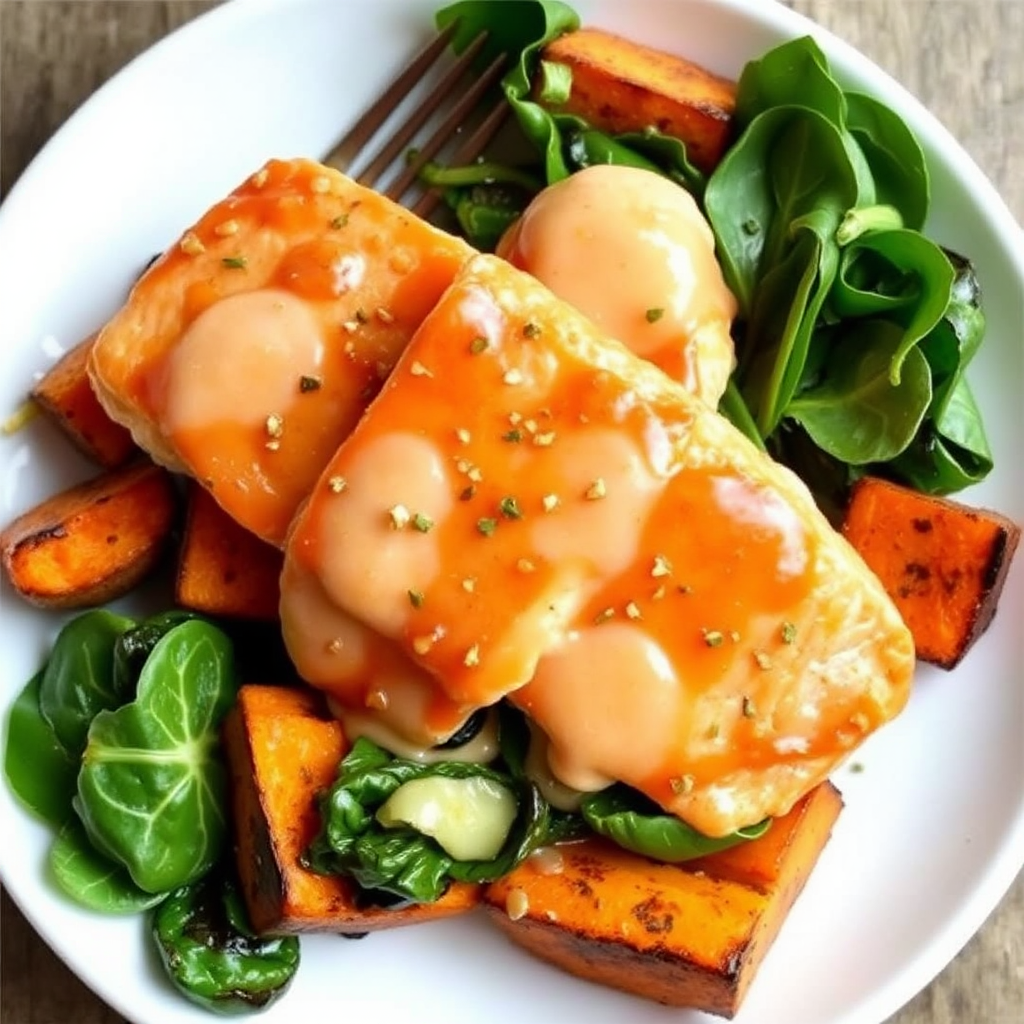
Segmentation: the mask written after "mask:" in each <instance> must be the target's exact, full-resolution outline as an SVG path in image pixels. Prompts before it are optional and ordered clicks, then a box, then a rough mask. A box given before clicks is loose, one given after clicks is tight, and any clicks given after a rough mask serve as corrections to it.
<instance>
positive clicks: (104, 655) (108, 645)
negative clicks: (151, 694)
mask: <svg viewBox="0 0 1024 1024" xmlns="http://www.w3.org/2000/svg"><path fill="white" fill-rule="evenodd" d="M134 625H135V623H134V621H133V620H132V619H126V618H125V617H124V616H122V615H115V614H114V613H113V612H109V611H106V610H105V609H98V610H95V611H88V612H85V613H84V614H82V615H78V616H76V617H75V618H73V619H72V620H71V621H70V622H69V623H68V624H67V625H66V626H65V627H64V628H63V629H62V630H61V631H60V633H59V634H58V635H57V639H56V641H55V642H54V645H53V650H52V652H51V653H50V660H49V661H48V662H47V664H46V669H45V670H44V672H43V679H42V682H41V684H40V687H39V710H40V712H41V713H42V716H43V718H44V719H46V721H47V722H48V723H49V724H50V726H51V728H52V729H53V732H54V735H56V737H57V739H58V740H59V741H60V742H61V744H62V745H63V746H64V749H65V750H67V752H68V753H69V754H70V755H71V756H72V757H78V756H79V755H80V754H81V753H82V751H83V750H84V749H85V738H86V734H87V733H88V731H89V723H90V722H92V720H93V719H94V718H95V717H96V715H97V713H98V712H100V711H103V710H106V709H111V708H117V707H120V706H121V705H122V704H123V703H124V702H125V701H126V700H130V699H131V691H130V690H128V689H126V688H122V687H121V686H119V682H120V681H119V680H118V679H116V678H115V675H114V646H115V644H116V643H117V640H118V639H119V638H120V636H121V635H122V634H123V633H124V632H125V630H127V629H131V627H132V626H134Z"/></svg>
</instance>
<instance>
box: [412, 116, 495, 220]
mask: <svg viewBox="0 0 1024 1024" xmlns="http://www.w3.org/2000/svg"><path fill="white" fill-rule="evenodd" d="M511 112H512V108H511V107H510V106H509V105H508V103H507V102H506V101H505V98H504V97H502V99H501V101H500V102H499V103H497V104H496V105H495V106H494V108H493V109H492V110H491V112H490V113H489V114H488V115H487V117H485V118H484V119H483V121H481V122H480V124H479V125H478V126H477V129H476V131H475V132H473V134H472V135H470V136H469V138H467V139H466V140H464V141H463V143H462V145H461V146H459V148H458V149H457V150H456V151H455V152H454V153H453V154H452V158H451V161H450V166H452V167H461V166H462V165H463V164H468V163H472V162H473V161H474V160H475V159H476V158H477V157H478V156H479V155H480V154H481V153H482V152H483V150H484V147H485V146H486V145H487V143H488V142H490V141H491V139H493V138H494V136H495V135H496V134H497V133H498V129H500V128H501V126H502V125H503V124H504V123H505V119H506V118H507V117H508V115H509V114H510V113H511ZM441 196H442V190H441V189H439V188H432V189H428V190H427V191H426V192H424V193H423V195H422V196H421V197H420V198H419V200H418V201H417V202H416V204H415V205H414V206H413V208H412V212H413V213H415V214H416V215H417V216H418V217H424V218H426V217H429V216H430V214H431V213H432V212H433V210H434V207H435V206H437V204H438V203H439V202H440V200H441Z"/></svg>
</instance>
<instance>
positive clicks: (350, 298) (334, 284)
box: [89, 160, 472, 545]
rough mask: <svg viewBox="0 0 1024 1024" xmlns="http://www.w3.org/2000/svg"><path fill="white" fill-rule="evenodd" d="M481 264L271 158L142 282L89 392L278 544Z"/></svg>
mask: <svg viewBox="0 0 1024 1024" xmlns="http://www.w3.org/2000/svg"><path fill="white" fill-rule="evenodd" d="M471 252H472V250H471V249H470V248H469V247H468V246H467V245H466V244H465V243H464V242H462V241H460V240H459V239H456V238H453V237H452V236H450V235H447V234H445V233H444V232H442V231H439V230H437V229H436V228H433V227H431V226H430V225H429V224H427V223H426V222H425V221H423V220H420V219H419V218H418V217H415V216H414V215H413V214H411V213H409V212H408V211H407V210H404V209H402V208H401V207H399V206H398V205H396V204H395V203H392V202H391V201H390V200H388V199H386V198H384V197H383V196H381V195H379V194H378V193H376V192H373V191H372V190H370V189H368V188H363V187H362V186H360V185H357V184H356V183H355V182H354V181H351V180H350V179H348V178H346V177H345V176H344V175H342V174H340V173H339V172H338V171H335V170H332V169H331V168H328V167H324V166H323V165H321V164H318V163H315V162H313V161H311V160H291V161H281V160H272V161H270V162H269V163H268V164H267V165H266V166H265V167H263V168H262V169H260V170H259V171H258V172H256V173H255V174H254V175H252V176H251V177H250V178H249V179H248V180H247V181H245V182H244V183H243V184H242V185H240V186H239V187H238V188H237V189H235V191H234V192H232V193H231V194H230V195H229V196H227V198H225V199H223V200H222V201H221V202H219V203H217V204H216V205H215V206H214V207H213V208H212V209H210V210H209V211H208V212H207V213H206V214H205V215H204V216H203V217H202V218H201V219H200V220H199V222H198V223H197V224H195V225H194V226H193V227H192V228H190V229H189V230H188V231H186V232H185V233H184V235H183V236H182V237H181V239H180V241H179V242H178V243H177V244H176V245H174V246H172V247H171V249H169V250H168V252H167V253H165V254H164V256H163V257H162V258H161V259H160V260H158V261H157V262H156V263H155V264H154V265H153V266H152V267H151V268H150V269H149V270H148V271H147V272H146V273H145V274H144V275H143V276H142V278H141V279H140V280H139V281H138V283H137V284H136V285H135V287H134V288H133V289H132V292H131V295H130V296H129V299H128V302H127V304H126V305H125V306H124V307H123V308H122V309H121V310H120V312H118V313H117V314H116V315H115V316H114V317H113V319H112V320H111V321H110V322H109V323H108V324H107V325H106V326H105V327H104V328H103V330H102V331H101V332H100V334H99V337H98V338H97V340H96V343H95V345H94V347H93V350H92V355H91V359H90V364H89V372H90V376H91V379H92V383H93V386H94V388H95V389H96V393H97V395H98V397H99V399H100V401H101V403H102V404H103V406H104V407H105V408H106V410H107V412H108V413H109V414H110V415H111V416H112V417H113V418H114V419H115V420H117V421H118V422H120V423H123V424H125V425H126V426H127V427H129V428H130V429H131V431H132V433H133V434H134V436H135V439H136V441H137V442H138V443H139V444H140V445H141V446H142V447H143V448H144V449H145V450H146V451H148V452H149V453H150V455H152V456H153V458H154V459H156V460H157V461H158V462H160V463H162V464H164V465H167V466H168V467H170V468H172V469H175V470H177V471H180V472H185V473H188V474H189V475H190V476H193V477H194V478H195V479H197V480H198V481H199V482H200V483H201V484H202V485H203V486H204V487H206V488H207V490H209V491H211V493H212V494H213V496H214V498H215V499H216V501H217V503H218V504H219V505H220V506H221V507H222V508H223V509H224V510H225V511H226V512H227V513H228V514H229V515H230V516H232V518H234V519H235V520H237V521H238V522H239V523H241V524H242V525H243V526H244V527H246V529H248V530H250V531H251V532H252V533H255V534H256V535H257V536H258V537H261V538H262V539H263V540H265V541H267V542H268V543H271V544H277V545H280V544H282V543H283V541H284V537H285V531H286V530H287V528H288V524H289V523H290V522H291V520H292V517H293V515H294V513H295V510H296V508H297V506H298V504H299V502H301V501H302V500H303V499H304V498H305V497H306V495H307V494H309V492H310V490H311V489H312V486H313V483H314V481H315V480H316V478H317V477H318V476H319V475H320V471H321V470H322V469H323V467H324V465H325V464H326V463H327V461H328V459H329V458H330V456H331V455H332V454H333V452H334V450H335V448H337V446H338V443H339V442H340V441H341V440H342V438H344V437H345V436H346V435H347V434H348V432H349V431H350V430H351V429H352V426H353V425H354V424H355V422H356V420H357V419H358V418H359V416H360V415H361V414H362V412H363V410H364V409H365V407H366V404H367V402H368V401H369V400H370V398H371V397H372V396H373V395H374V394H375V393H376V391H377V389H378V388H379V387H380V383H381V380H382V379H383V378H384V377H385V376H386V375H387V373H388V372H389V371H390V369H391V367H392V365H393V363H394V361H395V358H396V357H397V355H398V353H399V352H401V350H402V349H403V348H404V347H405V344H406V342H407V341H408V340H409V338H410V336H411V335H412V333H413V331H414V330H415V329H416V327H417V326H419V323H420V321H421V320H422V319H423V317H424V316H425V315H426V313H427V312H428V310H429V309H430V308H431V307H432V306H433V305H434V303H435V302H436V301H437V298H438V296H439V295H440V294H441V292H442V291H443V290H444V289H445V288H446V287H447V286H448V284H449V283H450V282H451V280H452V278H453V277H454V275H455V271H456V270H457V269H458V267H459V265H460V264H461V263H462V262H463V261H464V260H465V259H467V258H468V256H469V255H470V254H471Z"/></svg>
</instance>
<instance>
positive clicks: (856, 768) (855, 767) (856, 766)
mask: <svg viewBox="0 0 1024 1024" xmlns="http://www.w3.org/2000/svg"><path fill="white" fill-rule="evenodd" d="M850 771H851V772H853V774H854V775H860V773H861V772H862V771H864V765H862V764H861V763H860V761H854V762H853V764H851V765H850Z"/></svg>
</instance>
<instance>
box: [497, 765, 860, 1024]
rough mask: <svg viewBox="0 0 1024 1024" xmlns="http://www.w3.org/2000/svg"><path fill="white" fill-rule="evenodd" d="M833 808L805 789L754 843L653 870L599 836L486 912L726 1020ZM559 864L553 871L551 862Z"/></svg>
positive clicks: (600, 979)
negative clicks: (804, 792) (799, 799)
mask: <svg viewBox="0 0 1024 1024" xmlns="http://www.w3.org/2000/svg"><path fill="white" fill-rule="evenodd" d="M841 809H842V798H841V797H840V795H839V793H838V791H837V790H836V789H835V788H834V787H833V786H832V785H831V784H830V783H827V782H826V783H823V784H822V785H820V786H818V787H817V788H816V789H814V790H812V791H811V793H809V794H808V795H807V796H806V797H804V798H803V800H801V801H800V803H798V804H797V805H796V807H794V808H793V810H792V811H790V813H789V814H788V815H786V816H785V817H784V818H781V819H779V820H777V821H775V822H774V823H773V824H772V827H771V828H770V829H769V830H768V832H766V833H765V835H764V836H763V837H762V838H761V839H757V840H753V841H751V842H749V843H745V844H743V846H742V847H734V848H733V849H731V850H727V851H724V852H723V853H719V854H715V855H714V856H712V857H706V858H703V859H702V860H700V861H691V862H689V863H685V864H678V865H676V864H659V863H656V862H653V861H650V860H647V859H646V858H644V857H641V856H639V855H637V854H634V853H629V852H628V851H626V850H623V849H621V848H620V847H618V846H615V845H614V844H613V843H611V842H609V841H607V840H604V839H597V838H595V839H588V840H585V841H584V842H581V843H573V844H568V845H565V846H560V847H557V848H556V849H557V851H558V852H557V854H555V855H554V856H555V859H556V864H557V865H558V866H557V868H552V866H551V859H550V857H551V855H549V854H544V855H543V856H542V857H534V858H530V859H528V860H527V861H525V862H524V863H523V864H522V865H520V866H519V867H518V868H516V869H515V870H514V871H513V872H512V873H511V874H509V875H507V876H506V877H505V878H503V879H501V880H500V881H498V882H495V883H493V884H492V885H490V886H488V887H487V889H486V891H485V894H484V905H485V907H486V908H487V909H488V912H489V915H490V917H491V919H492V921H494V923H495V924H497V926H498V927H499V928H500V929H501V930H502V931H503V932H504V933H505V934H506V935H507V936H508V937H509V938H510V939H511V940H512V941H513V942H515V943H517V944H518V945H520V946H522V947H523V948H524V949H526V950H528V951H529V952H531V953H533V954H534V955H536V956H538V957H539V958H540V959H542V960H545V961H547V962H548V963H550V964H552V965H553V966H556V967H560V968H561V969H562V970H565V971H568V972H569V973H571V974H575V975H577V976H578V977H581V978H585V979H587V980H589V981H594V982H597V983H598V984H602V985H609V986H611V987H613V988H618V989H622V990H624V991H626V992H631V993H633V994H634V995H638V996H642V997H644V998H646V999H654V1000H656V1001H657V1002H660V1003H666V1004H668V1005H670V1006H680V1007H690V1008H693V1009H698V1010H704V1011H706V1012H708V1013H716V1014H720V1015H722V1016H725V1017H732V1016H733V1015H734V1014H735V1013H736V1012H737V1010H738V1009H739V1007H740V1005H741V1003H742V1002H743V999H744V996H745V995H746V993H747V991H748V989H749V987H750V984H751V982H752V981H753V979H754V976H755V975H756V973H757V971H758V969H759V967H760V966H761V963H762V961H763V960H764V957H765V955H766V954H767V952H768V950H769V949H770V948H771V945H772V943H773V941H774V940H775V937H776V935H777V934H778V932H779V929H780V928H781V927H782V924H783V922H784V921H785V919H786V915H787V914H788V913H789V910H790V908H791V907H792V905H793V902H794V900H795V899H796V898H797V896H798V895H799V894H800V892H801V890H802V889H803V887H804V884H805V883H806V881H807V879H808V877H809V876H810V873H811V871H812V869H813V868H814V865H815V863H816V862H817V860H818V857H819V855H820V854H821V852H822V849H823V848H824V846H825V844H826V842H827V841H828V838H829V836H830V834H831V830H832V826H833V824H834V822H835V820H836V818H837V817H838V815H839V812H840V811H841ZM559 861H560V863H558V862H559Z"/></svg>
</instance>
